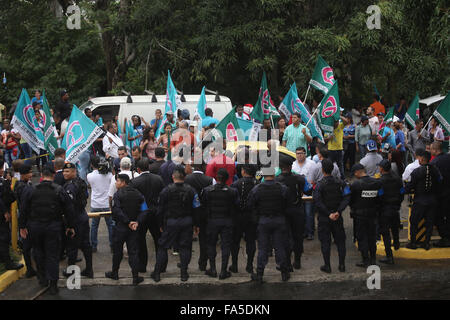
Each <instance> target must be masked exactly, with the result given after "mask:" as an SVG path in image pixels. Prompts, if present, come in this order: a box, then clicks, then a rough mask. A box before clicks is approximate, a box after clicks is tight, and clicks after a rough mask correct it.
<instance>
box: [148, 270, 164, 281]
mask: <svg viewBox="0 0 450 320" xmlns="http://www.w3.org/2000/svg"><path fill="white" fill-rule="evenodd" d="M150 278H152V279H153V280H154V281H155V282H160V281H161V276H160V274H159V272H156V271H153V272H152V273H151V274H150Z"/></svg>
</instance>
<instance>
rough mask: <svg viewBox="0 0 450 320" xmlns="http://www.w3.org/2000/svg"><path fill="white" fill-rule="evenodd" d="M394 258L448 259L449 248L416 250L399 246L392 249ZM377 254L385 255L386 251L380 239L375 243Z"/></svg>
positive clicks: (449, 256) (449, 255)
mask: <svg viewBox="0 0 450 320" xmlns="http://www.w3.org/2000/svg"><path fill="white" fill-rule="evenodd" d="M392 251H393V253H394V257H395V258H399V259H416V260H441V259H442V260H443V259H450V248H435V247H432V248H431V249H430V250H425V249H423V248H417V249H416V250H412V249H408V248H403V247H401V248H400V249H398V250H392ZM377 255H380V256H385V255H386V251H385V248H384V243H383V242H382V241H380V242H379V243H378V244H377Z"/></svg>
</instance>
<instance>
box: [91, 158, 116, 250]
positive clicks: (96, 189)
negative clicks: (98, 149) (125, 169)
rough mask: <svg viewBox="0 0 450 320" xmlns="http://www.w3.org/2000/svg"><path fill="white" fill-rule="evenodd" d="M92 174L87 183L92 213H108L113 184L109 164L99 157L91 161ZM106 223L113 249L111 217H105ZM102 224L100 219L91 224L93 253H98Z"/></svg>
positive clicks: (95, 219) (94, 219)
mask: <svg viewBox="0 0 450 320" xmlns="http://www.w3.org/2000/svg"><path fill="white" fill-rule="evenodd" d="M91 166H92V170H93V171H92V172H91V173H89V174H88V175H87V181H88V183H89V185H90V186H91V212H106V211H110V210H109V198H108V191H109V184H110V182H111V178H112V173H111V172H110V169H109V165H108V163H107V162H106V161H105V162H101V161H100V158H99V157H98V156H95V157H93V158H92V159H91ZM104 218H105V222H106V225H107V226H108V234H109V245H110V247H112V227H113V221H112V218H111V216H105V217H104ZM99 224H100V217H98V218H92V224H91V245H92V252H97V244H98V241H97V231H98V225H99Z"/></svg>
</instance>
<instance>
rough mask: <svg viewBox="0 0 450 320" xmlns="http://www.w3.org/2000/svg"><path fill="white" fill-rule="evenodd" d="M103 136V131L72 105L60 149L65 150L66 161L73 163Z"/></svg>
mask: <svg viewBox="0 0 450 320" xmlns="http://www.w3.org/2000/svg"><path fill="white" fill-rule="evenodd" d="M102 134H103V130H102V129H101V128H100V127H99V126H97V125H96V124H95V123H94V122H93V121H92V120H91V119H89V118H88V117H87V116H86V115H85V114H84V112H82V111H80V109H78V107H77V106H76V105H73V108H72V113H71V115H70V118H69V123H68V124H67V129H66V133H65V135H64V137H63V140H62V143H61V148H63V149H65V150H66V161H68V162H71V163H75V162H77V160H78V157H79V156H80V155H81V154H82V153H83V152H84V151H86V150H87V149H88V148H89V147H90V146H91V145H92V144H93V143H94V142H95V140H96V139H97V138H98V137H100V136H101V135H102Z"/></svg>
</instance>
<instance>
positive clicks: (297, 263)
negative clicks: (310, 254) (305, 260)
mask: <svg viewBox="0 0 450 320" xmlns="http://www.w3.org/2000/svg"><path fill="white" fill-rule="evenodd" d="M301 268H302V263H301V256H295V258H294V269H297V270H298V269H301Z"/></svg>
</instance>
